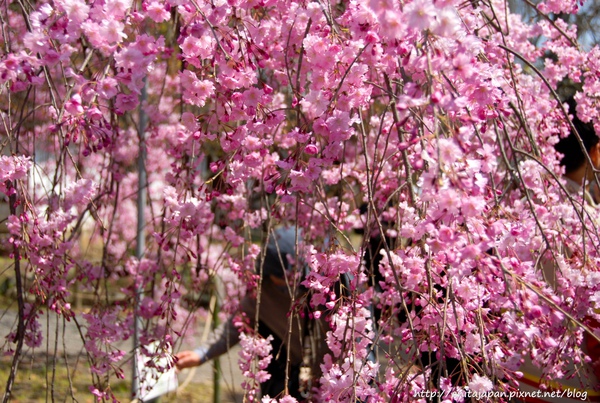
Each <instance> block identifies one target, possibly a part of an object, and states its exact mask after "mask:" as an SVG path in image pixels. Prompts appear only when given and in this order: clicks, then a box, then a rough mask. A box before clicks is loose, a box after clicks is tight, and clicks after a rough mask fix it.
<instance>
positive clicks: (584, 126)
mask: <svg viewBox="0 0 600 403" xmlns="http://www.w3.org/2000/svg"><path fill="white" fill-rule="evenodd" d="M565 103H566V104H568V105H569V114H570V115H571V116H573V119H572V120H571V122H572V123H573V126H574V127H575V129H576V130H577V133H579V137H581V140H582V141H583V145H584V147H585V149H586V151H587V152H588V155H589V156H590V158H591V159H592V162H593V163H594V166H595V167H600V144H599V143H600V138H598V136H597V135H596V132H595V131H594V125H593V124H592V123H591V122H588V123H584V122H582V121H581V120H580V119H579V118H578V117H577V111H576V109H575V108H576V106H577V104H576V103H575V99H574V98H572V97H571V98H569V99H567V100H566V101H565ZM554 148H555V150H556V151H558V152H559V153H561V154H562V155H563V157H562V159H561V160H560V165H562V166H564V167H565V173H566V174H567V175H569V174H571V173H573V172H576V171H578V170H579V169H581V168H582V167H585V165H586V163H587V158H586V156H585V154H584V152H583V150H582V149H581V146H580V144H579V140H578V139H577V136H576V135H575V133H573V132H572V131H571V133H570V134H569V135H568V136H567V137H565V138H562V139H560V141H559V142H558V143H557V144H556V145H555V146H554ZM590 173H591V170H590Z"/></svg>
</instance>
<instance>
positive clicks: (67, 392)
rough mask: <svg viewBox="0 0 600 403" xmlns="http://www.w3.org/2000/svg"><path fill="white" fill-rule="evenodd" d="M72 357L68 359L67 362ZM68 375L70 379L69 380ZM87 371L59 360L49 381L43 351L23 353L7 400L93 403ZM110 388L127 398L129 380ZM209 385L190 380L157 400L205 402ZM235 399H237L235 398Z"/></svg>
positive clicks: (2, 371) (0, 369) (5, 373)
mask: <svg viewBox="0 0 600 403" xmlns="http://www.w3.org/2000/svg"><path fill="white" fill-rule="evenodd" d="M11 360H12V358H11V357H2V358H0V380H1V381H2V383H0V387H1V388H2V389H0V396H3V395H4V389H5V388H6V383H5V382H6V380H8V377H9V374H10V365H11ZM71 361H72V362H71ZM69 378H70V380H69ZM90 383H91V375H90V373H89V370H88V367H87V364H85V363H83V362H81V361H80V362H79V363H77V362H76V360H74V359H73V360H69V371H67V366H66V365H65V363H64V360H62V362H60V363H57V365H56V373H55V376H54V382H52V365H50V366H48V365H47V363H46V360H45V357H44V356H43V355H36V356H35V357H33V358H32V357H26V358H25V359H24V361H23V362H22V364H21V365H20V367H19V371H18V373H17V377H16V380H15V383H14V386H13V389H12V398H11V402H13V403H21V402H46V401H48V402H51V401H54V402H73V401H77V402H80V403H88V402H89V403H93V402H96V399H95V396H93V395H92V393H91V392H90V390H89V385H90ZM110 387H111V390H112V392H113V393H114V395H115V397H116V398H117V400H118V401H120V402H130V401H131V398H130V387H131V386H130V383H129V381H128V380H118V381H113V382H111V385H110ZM222 395H223V399H222V400H223V402H225V401H227V402H232V401H235V400H232V399H231V398H230V397H229V396H228V393H227V392H226V391H225V390H223V392H222ZM212 396H213V388H212V385H210V384H200V383H191V384H189V385H187V386H186V387H185V389H183V390H180V391H178V392H177V393H172V394H170V395H167V396H163V397H162V398H161V399H160V403H172V402H192V403H194V402H195V403H209V402H212V401H213V397H212ZM238 401H241V400H240V399H238Z"/></svg>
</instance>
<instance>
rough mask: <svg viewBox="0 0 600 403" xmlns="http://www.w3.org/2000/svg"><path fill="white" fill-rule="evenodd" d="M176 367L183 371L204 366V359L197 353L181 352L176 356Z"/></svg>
mask: <svg viewBox="0 0 600 403" xmlns="http://www.w3.org/2000/svg"><path fill="white" fill-rule="evenodd" d="M175 358H176V362H175V367H177V370H179V371H181V370H182V369H184V368H191V367H196V366H198V365H200V364H202V358H201V357H200V355H199V354H198V353H197V352H195V351H181V352H179V353H177V354H175Z"/></svg>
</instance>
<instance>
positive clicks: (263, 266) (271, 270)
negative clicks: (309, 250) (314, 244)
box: [256, 226, 297, 278]
mask: <svg viewBox="0 0 600 403" xmlns="http://www.w3.org/2000/svg"><path fill="white" fill-rule="evenodd" d="M296 232H297V229H296V227H293V226H292V227H288V228H278V229H276V230H275V231H273V233H272V234H271V235H270V236H269V241H268V242H267V250H266V253H265V260H264V262H261V260H260V259H259V260H258V261H257V264H256V266H257V272H259V273H260V272H261V270H262V274H263V276H264V277H265V278H266V277H270V276H273V277H278V278H283V276H284V273H285V271H287V270H289V269H290V261H289V258H292V259H293V258H295V257H296Z"/></svg>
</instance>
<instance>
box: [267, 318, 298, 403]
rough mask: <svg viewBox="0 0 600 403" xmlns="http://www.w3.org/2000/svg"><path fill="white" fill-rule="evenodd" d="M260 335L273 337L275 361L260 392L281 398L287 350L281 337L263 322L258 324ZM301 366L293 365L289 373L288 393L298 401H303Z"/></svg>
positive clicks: (268, 368) (270, 365)
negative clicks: (269, 375)
mask: <svg viewBox="0 0 600 403" xmlns="http://www.w3.org/2000/svg"><path fill="white" fill-rule="evenodd" d="M258 333H259V334H260V335H261V336H262V337H264V338H267V337H269V335H270V336H273V340H272V341H271V346H272V347H273V349H272V350H271V353H272V354H273V359H272V360H271V363H270V364H269V366H268V367H267V368H266V371H267V372H268V373H269V374H271V378H269V379H268V380H267V381H266V382H263V383H261V385H260V391H261V393H262V395H263V396H266V395H269V396H270V397H272V398H274V397H277V396H279V395H280V394H281V393H282V392H283V391H284V389H285V370H286V365H287V349H286V346H285V345H283V342H282V341H281V339H280V338H279V337H277V336H276V335H275V334H273V333H272V332H271V330H270V329H269V328H268V327H267V326H266V325H265V324H264V323H262V322H259V324H258ZM299 376H300V365H291V364H290V372H289V381H288V391H289V394H290V396H292V397H295V398H296V399H297V400H298V401H302V397H301V396H300V391H299V389H300V382H299Z"/></svg>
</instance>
